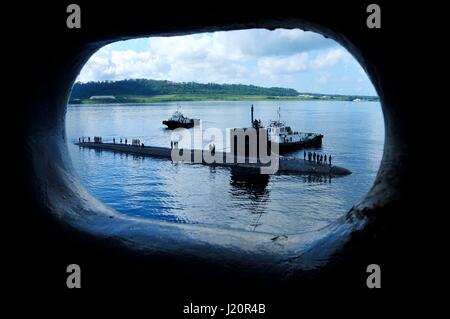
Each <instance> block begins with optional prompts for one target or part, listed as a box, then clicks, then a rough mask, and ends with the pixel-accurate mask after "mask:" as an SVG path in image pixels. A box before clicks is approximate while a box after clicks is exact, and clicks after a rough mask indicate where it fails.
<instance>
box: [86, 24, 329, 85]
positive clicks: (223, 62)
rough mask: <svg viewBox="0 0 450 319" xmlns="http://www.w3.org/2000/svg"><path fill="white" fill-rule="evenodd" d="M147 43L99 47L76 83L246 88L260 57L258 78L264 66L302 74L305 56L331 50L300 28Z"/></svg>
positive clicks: (191, 36)
mask: <svg viewBox="0 0 450 319" xmlns="http://www.w3.org/2000/svg"><path fill="white" fill-rule="evenodd" d="M148 43H149V46H148V50H147V51H145V52H137V51H133V50H132V49H129V50H121V51H119V50H114V49H113V45H108V46H106V47H104V48H102V49H101V50H99V51H98V52H97V53H95V54H94V55H93V56H92V58H91V59H90V60H89V62H88V63H87V64H86V65H85V67H84V68H83V70H82V72H81V74H80V75H79V77H78V81H81V82H86V81H96V80H106V79H109V80H119V79H125V78H153V79H167V80H172V81H198V82H221V83H235V82H241V83H250V82H251V81H252V80H253V79H252V77H255V76H256V74H253V72H254V70H251V69H250V65H249V64H251V62H252V60H253V61H255V59H258V58H262V60H261V61H259V62H258V63H259V64H261V67H262V72H263V73H264V72H269V68H270V65H269V64H276V65H278V66H279V67H280V68H282V69H283V70H285V71H286V72H291V71H289V70H293V71H295V70H297V71H301V70H302V66H301V65H300V66H299V65H296V63H301V62H302V60H303V59H305V58H304V57H305V54H306V53H305V51H308V50H312V49H320V48H326V47H329V46H333V45H335V43H334V42H333V41H331V40H329V39H326V38H324V37H322V36H321V35H319V34H316V33H312V32H305V31H302V30H299V29H294V30H285V29H279V30H275V31H268V30H264V29H254V30H239V31H231V32H216V33H212V34H211V33H204V34H194V35H188V36H175V37H164V38H162V37H159V38H149V41H148ZM299 52H303V53H299ZM277 57H279V61H277ZM272 69H273V68H272ZM273 71H275V69H273Z"/></svg>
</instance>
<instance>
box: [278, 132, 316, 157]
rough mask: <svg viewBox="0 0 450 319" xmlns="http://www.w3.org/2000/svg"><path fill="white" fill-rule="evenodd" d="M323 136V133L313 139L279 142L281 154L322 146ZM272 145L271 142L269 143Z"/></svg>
mask: <svg viewBox="0 0 450 319" xmlns="http://www.w3.org/2000/svg"><path fill="white" fill-rule="evenodd" d="M322 138H323V135H317V136H314V137H313V138H311V139H308V140H304V141H300V142H291V143H278V147H279V151H280V154H285V153H288V152H292V151H296V150H299V149H304V148H316V147H322ZM269 147H270V143H269Z"/></svg>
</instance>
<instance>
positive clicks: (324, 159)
mask: <svg viewBox="0 0 450 319" xmlns="http://www.w3.org/2000/svg"><path fill="white" fill-rule="evenodd" d="M323 161H324V163H325V164H326V163H327V154H325V156H324V157H323Z"/></svg>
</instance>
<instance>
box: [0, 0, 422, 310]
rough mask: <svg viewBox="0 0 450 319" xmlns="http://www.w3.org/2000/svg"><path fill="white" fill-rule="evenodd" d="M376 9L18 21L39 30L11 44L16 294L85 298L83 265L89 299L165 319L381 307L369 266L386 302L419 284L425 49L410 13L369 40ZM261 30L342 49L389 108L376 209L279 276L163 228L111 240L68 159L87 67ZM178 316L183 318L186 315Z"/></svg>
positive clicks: (365, 210) (92, 14) (359, 211)
mask: <svg viewBox="0 0 450 319" xmlns="http://www.w3.org/2000/svg"><path fill="white" fill-rule="evenodd" d="M367 4H369V2H364V1H362V2H360V3H357V4H355V3H339V4H336V3H331V2H330V3H324V2H322V1H320V2H307V3H306V2H298V3H297V2H294V3H291V4H283V5H282V4H280V3H272V4H261V5H259V6H256V5H255V6H251V7H243V6H242V4H241V5H238V4H231V3H220V4H215V6H218V9H213V4H212V3H210V4H208V5H204V6H196V5H187V4H185V5H173V4H163V6H162V7H160V8H157V9H156V8H155V7H151V5H147V6H144V5H143V4H140V3H139V2H137V3H132V2H129V1H127V2H126V3H123V4H112V3H104V4H103V5H100V4H96V5H94V4H92V3H90V2H85V1H83V2H80V5H81V8H82V28H81V29H79V30H77V29H73V30H69V29H67V28H66V27H65V19H66V16H67V14H66V13H65V8H66V5H67V3H57V4H52V5H50V4H48V5H44V4H42V3H40V4H35V5H31V6H27V9H26V10H22V11H21V10H18V9H17V10H18V11H17V12H20V15H21V17H22V18H21V19H22V20H21V21H23V23H25V25H26V27H25V28H24V29H22V30H23V31H19V32H18V33H16V34H15V35H14V39H12V40H11V41H12V42H10V44H11V47H13V48H14V49H15V50H16V52H17V53H18V56H17V57H18V58H20V63H18V66H17V69H16V72H15V74H16V76H17V81H13V82H14V83H16V84H19V83H20V84H19V85H18V88H16V89H18V90H19V91H20V93H18V94H14V101H15V102H14V108H15V110H14V113H13V114H11V116H10V117H9V118H10V119H11V120H13V121H14V122H15V123H16V124H17V125H14V130H13V131H12V135H13V136H14V141H13V142H11V143H12V144H14V145H13V146H12V149H11V154H12V155H11V156H12V157H13V161H14V163H15V167H17V168H16V170H15V173H14V179H13V180H12V185H11V189H12V190H13V191H12V194H11V195H10V196H11V198H10V200H11V201H13V202H14V203H15V204H14V207H13V208H8V209H7V210H8V212H3V213H4V214H7V215H8V217H9V218H11V223H10V224H9V225H14V230H15V231H14V234H15V236H14V237H10V241H11V242H12V245H10V247H9V249H8V253H10V257H9V258H8V260H9V262H10V265H11V269H10V270H9V273H11V274H19V275H15V276H12V278H11V279H13V281H14V287H15V288H16V289H18V290H21V289H22V290H29V289H36V290H38V291H39V289H42V287H46V288H47V289H49V290H52V291H57V290H61V291H63V292H66V293H70V294H74V292H72V291H68V290H67V289H66V288H65V276H66V274H65V269H66V266H67V265H68V264H70V263H78V264H80V266H81V268H82V270H84V272H83V288H82V290H83V289H84V291H92V289H99V290H109V291H113V290H114V291H119V290H120V289H122V290H121V291H122V292H124V291H130V290H134V289H141V288H144V289H146V288H148V289H151V291H148V290H146V294H145V295H144V296H149V299H152V300H155V301H158V302H159V303H160V305H161V307H162V305H163V304H166V303H168V304H170V302H172V304H173V303H175V304H177V305H178V306H179V305H180V304H182V303H183V302H185V301H186V300H189V298H187V296H193V295H196V296H198V297H199V298H200V297H202V298H207V297H206V296H210V298H212V297H211V294H213V295H214V294H216V295H215V296H229V294H228V293H227V292H226V291H227V288H229V289H233V291H234V292H233V294H234V295H235V296H240V295H244V296H246V298H247V299H251V300H254V301H258V302H264V301H265V302H269V301H267V300H270V302H273V303H274V304H276V303H275V302H276V301H279V302H280V304H281V302H283V301H284V300H285V299H284V298H288V299H289V298H294V299H295V298H297V297H298V296H309V298H311V299H313V296H316V295H317V294H316V293H315V292H319V291H320V296H321V298H326V297H328V294H327V293H326V292H324V291H329V289H333V291H345V290H347V289H357V290H360V291H365V292H366V293H367V294H369V293H371V294H372V295H371V296H373V294H376V293H375V292H369V291H368V290H367V288H366V286H365V278H366V276H367V274H366V267H367V265H368V264H370V263H378V264H380V265H381V267H382V269H383V270H384V272H383V283H384V285H385V289H386V290H388V289H389V288H398V287H404V285H406V284H407V283H408V281H407V279H406V278H405V276H404V275H405V269H404V267H403V265H404V264H405V263H409V262H413V260H415V257H416V256H415V254H414V249H413V248H412V247H413V246H412V242H413V241H414V238H415V236H416V234H415V231H414V230H413V229H412V228H411V227H410V224H409V223H410V220H412V219H415V218H416V217H417V213H416V212H415V211H416V209H417V208H420V207H421V205H422V203H421V202H419V201H418V200H417V198H418V197H417V196H416V195H417V190H416V189H414V188H413V187H412V186H413V185H414V184H413V183H412V181H414V179H415V178H416V175H417V171H418V166H417V162H416V159H417V158H418V154H419V152H418V146H417V145H420V144H418V141H422V139H423V137H422V136H421V132H419V131H418V130H417V123H419V118H418V116H417V107H416V106H415V104H414V102H415V101H414V100H413V98H412V96H411V91H410V85H411V84H412V82H413V79H412V78H411V77H409V76H407V74H408V72H409V71H410V66H411V59H412V57H410V56H409V55H408V53H407V52H409V51H408V50H409V49H412V48H413V47H414V45H415V44H414V43H413V42H412V41H411V40H412V39H411V36H410V35H409V34H408V33H406V32H405V27H404V26H403V24H402V23H401V21H402V20H401V19H402V17H405V15H406V16H407V15H408V13H407V12H406V13H405V10H404V8H396V7H394V6H392V5H389V4H387V3H384V2H383V3H381V4H380V5H381V6H382V28H381V29H379V30H373V29H368V28H367V27H366V22H365V20H366V17H367V13H366V12H365V10H366V7H367ZM399 20H400V21H399ZM256 27H258V28H269V29H273V28H296V27H300V28H303V29H307V30H312V31H315V32H320V33H322V34H324V35H326V36H328V37H332V38H333V39H335V40H336V41H337V42H339V43H340V44H341V45H343V46H344V47H346V48H347V49H348V50H349V51H350V52H351V53H352V54H353V55H354V57H355V58H356V59H357V60H358V61H359V62H360V63H361V65H362V66H363V67H364V69H365V70H366V72H367V73H368V75H369V76H370V78H371V80H372V82H373V84H374V86H375V88H376V90H377V93H378V95H379V97H380V99H381V103H382V109H383V112H384V117H385V131H386V138H385V148H384V154H383V159H382V163H381V167H380V170H379V173H378V176H377V178H376V181H375V183H374V185H373V187H372V189H371V190H370V192H369V193H368V194H367V196H366V198H365V199H364V200H363V201H362V202H361V203H359V204H358V205H356V206H355V207H354V208H352V209H351V210H350V211H349V212H348V214H347V215H346V217H345V220H342V223H341V224H340V226H339V227H338V228H337V229H336V231H334V232H332V233H331V234H327V235H324V238H323V240H322V241H321V242H318V243H315V244H314V245H312V246H310V247H308V249H306V250H304V251H302V252H301V253H299V254H298V255H297V256H294V257H293V258H290V259H289V258H288V259H284V262H281V261H280V262H279V263H278V264H277V265H272V264H270V263H271V262H272V260H271V259H270V258H269V260H264V258H262V257H261V255H258V256H257V257H254V258H253V257H252V252H251V251H250V252H249V251H245V252H243V253H241V252H236V251H233V247H228V246H226V245H220V244H218V245H216V246H214V247H212V246H208V244H206V243H204V242H202V243H195V240H192V239H191V240H188V239H184V236H181V237H180V239H179V241H177V240H176V238H177V235H176V233H175V231H171V230H164V229H163V230H158V229H157V228H156V227H155V228H154V229H153V230H154V231H155V236H154V237H150V238H151V241H150V240H149V241H146V240H148V238H144V237H142V238H141V239H140V238H139V236H140V234H138V235H136V238H137V239H136V238H133V239H130V238H128V237H127V234H126V231H125V233H121V234H120V236H118V235H117V232H116V233H114V234H112V235H110V236H109V235H108V232H107V231H105V230H104V229H102V227H104V226H105V225H108V223H109V222H110V219H117V217H116V216H114V217H113V218H109V216H110V215H111V213H110V211H109V210H108V209H107V208H105V207H104V206H103V205H102V204H101V203H98V202H97V201H96V200H95V199H94V198H92V197H91V196H90V195H89V194H87V193H85V191H84V188H83V186H82V185H80V184H79V183H78V180H77V178H76V177H75V176H73V175H72V169H71V164H70V161H69V159H68V154H67V150H66V146H65V143H66V142H67V141H66V137H65V132H64V131H65V128H64V120H65V105H66V102H67V99H68V96H69V93H70V89H71V86H72V85H73V82H74V80H75V78H76V76H77V74H78V72H79V71H80V70H81V68H82V67H83V65H84V63H85V62H86V61H87V60H88V59H89V57H90V56H91V55H92V54H93V53H94V52H95V51H96V50H97V49H99V48H100V47H102V46H103V45H105V44H107V43H110V42H113V41H118V40H123V39H130V38H135V37H142V36H152V35H158V36H161V35H175V34H187V33H196V32H204V31H217V30H232V29H243V28H256ZM14 79H16V78H14ZM11 94H13V93H12V92H11ZM117 225H118V224H117V222H116V223H115V224H114V225H113V226H112V227H116V228H117V227H118V226H117ZM169 233H170V234H169ZM206 235H207V234H205V236H206ZM127 238H128V239H129V241H128V240H127ZM158 240H159V242H158ZM147 245H148V246H149V247H146V246H147ZM164 245H167V247H169V248H167V251H165V248H164ZM155 247H156V248H155ZM161 247H162V248H161ZM9 250H10V251H9ZM202 256H203V257H202ZM240 256H241V257H240ZM268 264H270V266H268ZM286 264H288V266H286ZM30 271H31V272H32V274H30ZM28 274H30V275H28ZM406 277H407V276H406ZM150 287H151V288H150ZM236 287H239V288H238V289H237V288H236ZM325 288H326V290H324V289H325ZM293 291H294V292H295V296H294V295H293V294H292V292H293ZM141 296H142V295H141ZM163 296H164V297H163ZM169 296H170V297H169ZM165 297H169V300H167V299H165ZM330 297H331V296H330ZM247 301H250V300H247ZM229 302H230V301H229ZM280 304H277V305H280ZM178 306H177V307H178ZM170 309H172V310H170V311H174V312H177V313H178V310H177V309H178V308H176V307H175V306H173V305H172V306H171V308H170ZM274 309H276V311H278V312H282V310H283V309H282V307H281V306H274ZM274 311H275V310H274Z"/></svg>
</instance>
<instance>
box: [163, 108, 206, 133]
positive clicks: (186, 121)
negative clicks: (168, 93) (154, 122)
mask: <svg viewBox="0 0 450 319" xmlns="http://www.w3.org/2000/svg"><path fill="white" fill-rule="evenodd" d="M199 121H200V120H199V119H190V118H188V117H186V116H184V115H183V114H182V113H181V112H180V107H178V109H177V110H176V111H175V112H174V113H173V114H172V116H171V117H170V118H169V119H168V120H164V121H163V122H162V124H163V125H167V128H168V129H170V130H173V129H176V128H179V127H184V128H191V127H194V125H198V122H199Z"/></svg>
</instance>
